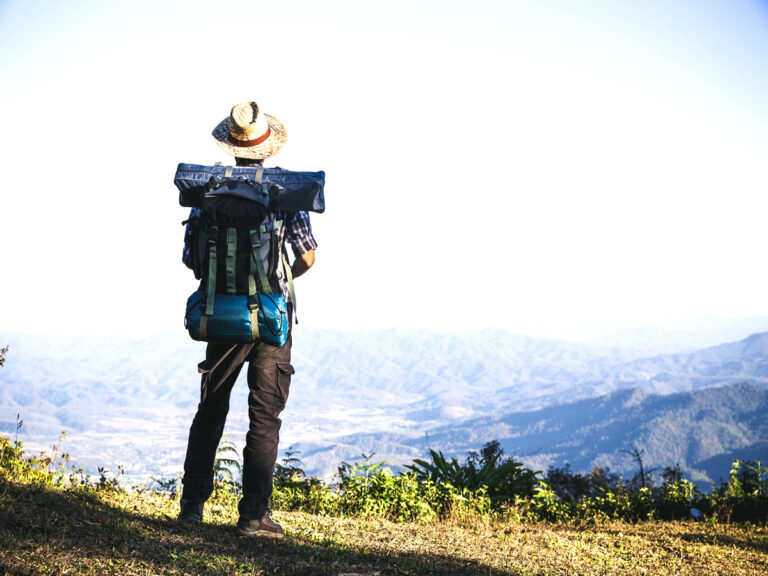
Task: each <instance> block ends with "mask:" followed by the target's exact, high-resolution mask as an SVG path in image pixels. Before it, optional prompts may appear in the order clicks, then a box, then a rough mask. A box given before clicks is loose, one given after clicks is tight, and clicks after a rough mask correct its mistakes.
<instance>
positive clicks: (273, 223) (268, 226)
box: [261, 220, 283, 234]
mask: <svg viewBox="0 0 768 576" xmlns="http://www.w3.org/2000/svg"><path fill="white" fill-rule="evenodd" d="M282 225H283V221H282V220H270V221H269V222H264V224H262V225H261V231H262V232H263V233H264V234H266V233H267V232H274V231H275V230H279V229H280V227H281V226H282Z"/></svg>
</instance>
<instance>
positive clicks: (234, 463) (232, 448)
mask: <svg viewBox="0 0 768 576" xmlns="http://www.w3.org/2000/svg"><path fill="white" fill-rule="evenodd" d="M233 470H234V473H233ZM242 473H243V467H242V465H241V464H240V453H239V452H238V451H237V446H236V445H235V443H234V442H232V441H231V440H228V439H222V440H221V442H219V447H218V449H217V450H216V458H215V459H214V461H213V474H214V479H215V480H216V481H218V482H220V483H222V484H227V485H229V486H230V487H231V491H232V492H236V491H237V480H236V478H239V477H240V476H241V475H242ZM235 474H237V476H236V475H235Z"/></svg>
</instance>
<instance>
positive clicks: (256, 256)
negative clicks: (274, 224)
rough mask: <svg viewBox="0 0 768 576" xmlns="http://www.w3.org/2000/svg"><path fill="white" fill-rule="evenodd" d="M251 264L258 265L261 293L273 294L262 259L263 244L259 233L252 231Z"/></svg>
mask: <svg viewBox="0 0 768 576" xmlns="http://www.w3.org/2000/svg"><path fill="white" fill-rule="evenodd" d="M251 263H252V264H256V271H257V272H258V273H259V282H260V283H261V291H262V292H263V293H264V294H272V290H271V288H270V287H269V280H268V279H267V272H266V270H264V262H263V261H262V259H261V242H259V231H258V230H251Z"/></svg>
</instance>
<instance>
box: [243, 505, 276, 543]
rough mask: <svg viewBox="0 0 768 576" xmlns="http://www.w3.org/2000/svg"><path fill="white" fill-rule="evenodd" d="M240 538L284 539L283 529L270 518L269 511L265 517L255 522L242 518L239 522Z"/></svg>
mask: <svg viewBox="0 0 768 576" xmlns="http://www.w3.org/2000/svg"><path fill="white" fill-rule="evenodd" d="M237 535H238V536H266V537H267V538H282V537H283V536H284V535H285V533H284V532H283V527H282V526H280V524H278V523H277V522H275V521H274V520H272V519H271V518H270V517H269V511H267V513H266V514H264V516H262V517H261V518H257V519H254V520H245V519H243V518H240V520H238V521H237Z"/></svg>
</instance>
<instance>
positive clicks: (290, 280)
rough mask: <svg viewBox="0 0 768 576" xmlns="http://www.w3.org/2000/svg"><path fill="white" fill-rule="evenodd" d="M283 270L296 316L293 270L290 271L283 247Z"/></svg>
mask: <svg viewBox="0 0 768 576" xmlns="http://www.w3.org/2000/svg"><path fill="white" fill-rule="evenodd" d="M282 261H283V270H284V273H285V278H286V279H287V280H288V292H289V293H290V294H291V305H292V306H293V317H294V318H296V291H295V290H294V289H293V272H292V271H291V264H290V262H288V254H287V253H286V252H285V248H283V257H282ZM297 324H298V322H297Z"/></svg>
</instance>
